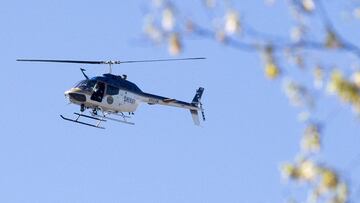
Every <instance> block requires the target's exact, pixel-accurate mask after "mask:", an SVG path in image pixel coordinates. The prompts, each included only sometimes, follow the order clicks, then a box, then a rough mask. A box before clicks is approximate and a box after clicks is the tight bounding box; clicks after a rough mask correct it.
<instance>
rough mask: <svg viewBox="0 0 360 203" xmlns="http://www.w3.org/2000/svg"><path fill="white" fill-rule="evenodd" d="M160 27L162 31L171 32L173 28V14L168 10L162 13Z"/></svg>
mask: <svg viewBox="0 0 360 203" xmlns="http://www.w3.org/2000/svg"><path fill="white" fill-rule="evenodd" d="M161 25H162V27H163V29H164V30H166V31H172V30H173V29H174V27H175V17H174V12H173V10H172V9H170V8H165V9H164V10H163V13H162V20H161Z"/></svg>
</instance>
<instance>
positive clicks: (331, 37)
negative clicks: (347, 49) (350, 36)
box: [325, 29, 341, 49]
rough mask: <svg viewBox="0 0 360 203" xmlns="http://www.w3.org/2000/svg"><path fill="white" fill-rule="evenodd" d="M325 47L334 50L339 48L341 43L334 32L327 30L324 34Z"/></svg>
mask: <svg viewBox="0 0 360 203" xmlns="http://www.w3.org/2000/svg"><path fill="white" fill-rule="evenodd" d="M325 46H326V47H327V48H329V49H336V48H340V47H341V42H340V40H339V39H338V37H337V36H336V34H335V32H334V31H332V30H331V29H328V30H327V32H326V39H325Z"/></svg>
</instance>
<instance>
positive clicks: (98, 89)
mask: <svg viewBox="0 0 360 203" xmlns="http://www.w3.org/2000/svg"><path fill="white" fill-rule="evenodd" d="M104 93H105V83H103V82H97V83H96V85H95V87H94V92H93V93H92V95H91V97H90V99H91V100H94V101H97V102H101V101H102V99H103V97H104Z"/></svg>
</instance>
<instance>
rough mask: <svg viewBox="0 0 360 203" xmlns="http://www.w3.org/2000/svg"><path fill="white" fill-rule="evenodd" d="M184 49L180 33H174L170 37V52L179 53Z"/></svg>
mask: <svg viewBox="0 0 360 203" xmlns="http://www.w3.org/2000/svg"><path fill="white" fill-rule="evenodd" d="M181 51H182V47H181V42H180V39H179V36H178V34H172V35H171V36H170V38H169V52H170V54H172V55H178V54H180V52H181Z"/></svg>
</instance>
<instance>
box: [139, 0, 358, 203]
mask: <svg viewBox="0 0 360 203" xmlns="http://www.w3.org/2000/svg"><path fill="white" fill-rule="evenodd" d="M262 1H264V4H265V5H264V6H268V7H269V9H271V8H272V7H274V6H275V5H276V4H277V3H279V2H280V0H262ZM199 2H200V3H201V5H202V7H203V12H204V13H205V15H207V16H208V18H209V19H208V22H207V23H204V22H202V21H201V22H202V23H197V22H196V19H194V17H189V16H187V15H185V14H184V13H186V12H185V11H184V10H183V8H181V7H180V6H179V5H181V1H175V0H174V1H170V0H152V1H151V3H150V4H149V7H150V9H149V10H148V11H147V12H146V15H145V17H144V19H145V20H144V34H145V36H146V38H147V39H148V40H150V41H151V42H153V43H155V44H166V45H167V47H168V52H169V53H170V54H171V55H178V54H181V53H182V52H183V51H184V44H185V39H186V38H189V37H191V36H196V37H198V38H201V39H207V40H212V41H214V42H217V43H220V44H222V45H224V46H228V47H232V48H234V49H237V50H240V51H246V52H255V53H258V54H259V55H260V57H261V59H262V61H263V70H264V75H265V77H266V78H267V79H269V80H271V81H282V83H283V92H284V93H285V95H286V96H287V97H288V99H289V102H290V103H291V104H292V105H293V106H294V107H296V108H299V120H300V121H301V122H303V123H305V125H306V126H307V127H306V128H305V131H304V134H303V136H302V140H301V142H300V143H301V147H300V149H301V150H300V152H299V155H298V156H297V157H296V159H295V161H294V162H292V163H285V164H283V165H282V166H281V167H280V168H281V172H282V174H283V176H284V177H285V178H286V179H287V180H291V181H292V182H297V183H300V184H303V183H305V184H307V186H308V188H309V189H310V193H309V196H308V202H331V203H344V202H349V198H348V197H349V189H348V187H349V184H348V183H346V182H345V181H344V180H343V179H342V177H341V174H340V173H339V172H337V171H336V170H334V169H333V168H331V167H329V166H328V165H327V164H324V162H320V161H319V153H321V149H322V143H323V142H322V136H321V132H320V127H319V126H322V127H325V126H326V125H327V120H326V118H325V119H320V117H321V116H319V115H317V112H316V111H315V109H316V107H317V103H318V100H319V99H318V95H322V96H324V95H333V97H336V98H337V99H338V100H339V101H341V102H343V103H345V104H348V105H349V106H351V107H352V109H353V110H354V112H355V114H356V115H360V65H359V64H360V63H359V59H360V48H359V47H358V46H357V45H356V44H355V43H353V42H350V41H348V40H347V38H346V37H345V36H342V34H343V33H344V32H343V30H339V29H338V28H337V27H336V26H335V25H334V23H333V19H334V18H340V17H339V15H335V14H334V13H330V12H328V11H327V9H326V5H327V4H329V3H330V2H328V1H325V0H286V1H284V0H282V2H285V4H286V5H287V6H288V10H289V11H290V12H288V13H290V14H289V15H290V17H291V19H292V27H291V28H290V29H289V33H285V35H286V36H287V37H286V38H284V37H283V36H284V33H281V35H279V36H276V35H273V34H268V33H267V32H270V33H278V32H277V31H275V32H274V30H266V31H259V30H261V27H260V28H254V27H252V23H251V22H250V21H249V20H248V19H246V18H245V17H244V15H243V13H241V12H240V10H239V9H237V8H236V7H235V6H234V4H233V2H231V1H230V0H198V1H196V2H194V3H199ZM337 4H341V5H343V7H342V8H339V9H338V10H339V13H345V15H344V16H346V18H347V19H348V20H351V21H357V20H360V1H359V0H348V1H343V2H340V3H339V2H337ZM188 9H191V8H188ZM248 12H251V11H248ZM286 12H287V11H286ZM332 12H333V11H332ZM284 13H285V12H284ZM284 15H286V14H284ZM342 28H344V27H342ZM344 53H345V54H346V56H349V55H350V56H352V57H353V58H355V59H356V64H352V62H350V61H348V64H346V65H344V64H341V65H339V64H337V62H336V61H334V60H330V59H333V58H335V59H343V60H345V61H346V60H347V58H345V59H344V57H345V56H344ZM324 64H325V65H324ZM329 64H330V65H329ZM344 66H347V67H344ZM339 67H343V68H339ZM349 67H352V68H349ZM344 70H346V71H344ZM294 72H296V74H295V73H294ZM298 72H300V73H301V74H300V76H299V74H298ZM308 78H311V79H312V81H313V82H309V80H308ZM322 93H325V94H322ZM314 121H315V122H314ZM314 123H316V124H314ZM290 202H296V200H295V199H291V200H290Z"/></svg>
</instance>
